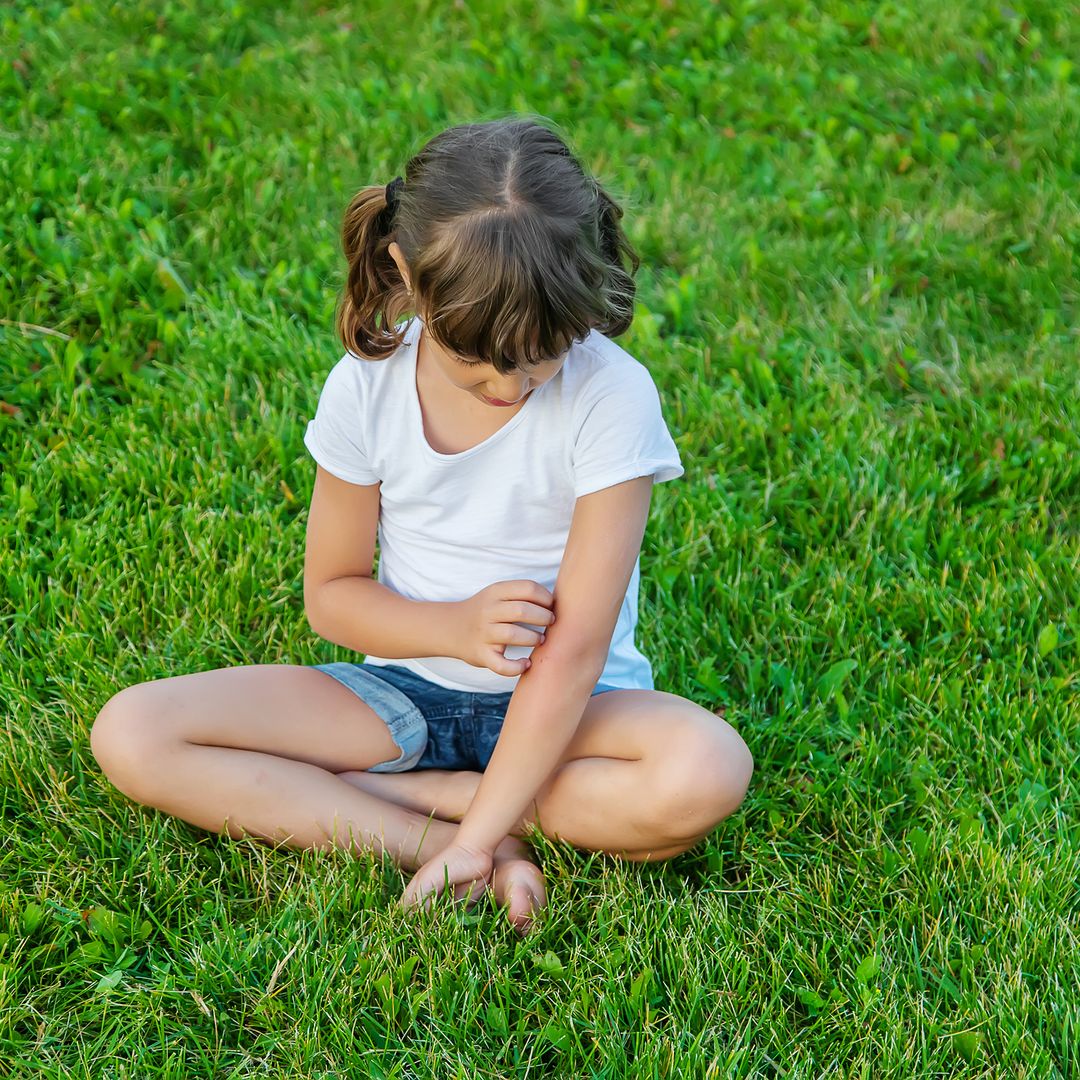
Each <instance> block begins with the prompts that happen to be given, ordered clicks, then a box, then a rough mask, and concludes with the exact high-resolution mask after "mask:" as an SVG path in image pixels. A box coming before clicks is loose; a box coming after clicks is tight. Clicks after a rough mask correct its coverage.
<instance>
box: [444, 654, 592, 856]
mask: <svg viewBox="0 0 1080 1080" xmlns="http://www.w3.org/2000/svg"><path fill="white" fill-rule="evenodd" d="M544 648H545V646H544V645H538V646H537V647H536V648H535V649H534V650H533V652H532V660H533V664H532V667H530V668H529V670H528V671H526V672H525V674H524V675H522V676H521V677H520V678H519V680H518V684H517V686H516V687H515V689H514V693H513V696H512V697H511V698H510V705H509V707H508V709H507V711H506V717H505V718H504V720H503V726H502V731H501V732H500V734H499V741H498V742H497V743H496V745H495V751H494V753H493V754H492V755H491V760H490V761H489V762H488V766H487V768H486V769H485V771H484V774H483V776H482V777H481V780H480V784H479V785H478V787H477V789H476V794H475V795H474V796H473V800H472V803H471V805H470V806H469V809H468V812H467V813H466V814H465V816H464V818H463V819H462V821H461V828H460V830H459V833H458V839H457V841H456V842H457V843H460V844H464V845H467V846H470V847H473V848H477V849H481V850H484V851H492V850H494V848H495V846H496V845H497V844H498V843H499V842H500V841H501V840H502V839H503V838H504V837H505V836H506V835H507V834H508V833H509V831H510V829H512V828H513V826H514V825H515V824H516V823H517V822H518V821H519V820H520V818H521V816H522V813H523V812H524V811H525V809H526V807H528V805H529V803H530V802H531V801H532V800H533V798H534V796H535V795H536V793H537V791H539V789H540V787H541V785H542V784H543V783H544V781H545V780H546V779H547V778H548V777H549V776H550V775H551V773H552V772H553V771H554V769H555V767H556V765H558V763H559V761H560V759H561V758H562V756H563V753H564V752H565V750H566V747H567V745H568V744H569V742H570V740H571V739H572V738H573V736H574V732H575V731H577V728H578V725H579V724H580V723H581V717H582V714H583V713H584V712H585V706H586V705H587V704H588V703H589V699H590V697H591V696H592V692H593V690H594V689H595V688H596V680H597V679H598V678H599V677H600V673H601V672H602V671H603V668H604V659H605V658H601V657H595V656H591V655H580V654H579V655H573V654H567V653H565V652H564V653H559V654H555V653H551V654H548V655H546V656H545V655H544Z"/></svg>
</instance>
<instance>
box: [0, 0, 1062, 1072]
mask: <svg viewBox="0 0 1080 1080" xmlns="http://www.w3.org/2000/svg"><path fill="white" fill-rule="evenodd" d="M1010 2H1011V5H1012V6H1009V5H1006V4H998V3H997V2H990V3H988V4H982V3H974V2H954V3H949V4H939V5H922V4H916V3H914V2H910V0H899V2H896V3H876V4H875V3H863V2H858V3H856V2H849V3H826V4H820V5H815V4H810V3H797V2H794V0H776V2H774V3H761V2H759V0H743V2H740V3H735V4H731V5H727V4H724V5H712V4H710V3H706V2H704V0H702V2H700V3H689V2H668V3H659V4H657V3H654V2H649V0H634V2H633V3H620V4H618V5H616V4H594V3H591V2H588V0H578V2H576V3H572V4H557V3H550V2H547V3H541V4H539V5H538V6H537V7H536V8H535V10H531V11H530V9H529V5H524V4H510V3H506V2H496V0H485V2H482V3H481V2H472V0H470V2H469V3H467V4H457V5H453V4H442V3H431V2H410V3H404V2H397V3H393V4H388V3H379V2H375V0H372V2H369V3H365V4H362V5H361V4H356V5H355V6H354V7H353V8H351V9H350V8H346V7H344V6H331V5H327V6H319V5H315V4H299V3H285V4H270V3H255V2H237V3H233V4H231V5H230V4H218V3H211V2H209V0H189V2H176V0H167V2H166V0H162V2H159V3H150V2H148V0H130V2H126V3H119V2H118V3H115V4H106V3H104V2H102V3H97V2H84V3H81V4H72V5H64V4H57V3H51V2H47V0H43V2H41V3H38V4H29V3H22V2H20V3H16V4H14V5H13V6H8V7H5V8H4V9H3V10H0V45H2V49H0V56H2V58H3V59H2V63H0V254H2V258H0V320H2V321H0V402H2V403H3V404H2V406H0V470H2V472H0V497H2V506H3V514H2V515H0V587H2V592H0V620H2V622H0V629H2V635H0V705H2V710H3V716H4V720H5V731H4V735H5V738H4V741H3V748H2V750H0V785H2V793H3V796H2V814H3V830H4V831H3V838H2V841H0V870H2V874H0V1075H4V1076H6V1075H20V1076H21V1075H33V1076H48V1077H92V1078H98V1077H117V1078H118V1077H131V1078H142V1077H154V1078H157V1077H172V1078H190V1077H254V1076H270V1077H338V1076H343V1075H352V1076H358V1077H360V1076H371V1077H401V1078H406V1077H409V1078H411V1077H433V1078H435V1077H437V1078H440V1080H442V1078H447V1077H451V1078H473V1077H509V1076H528V1077H569V1078H579V1077H605V1078H606V1077H621V1076H632V1077H685V1076H713V1077H728V1076H764V1077H811V1076H824V1075H828V1076H858V1077H867V1078H869V1077H873V1078H876V1077H884V1076H895V1077H913V1076H920V1077H921V1076H965V1077H967V1076H971V1077H991V1076H992V1077H1006V1078H1013V1077H1031V1078H1039V1080H1042V1078H1045V1077H1076V1076H1078V1075H1080V1007H1078V1005H1077V985H1078V983H1080V971H1078V967H1080V965H1078V962H1077V939H1078V936H1080V919H1078V910H1080V894H1078V890H1077V880H1078V879H1080V828H1078V824H1077V823H1078V820H1080V806H1078V802H1080V800H1078V794H1077V793H1078V788H1080V765H1078V760H1080V738H1078V714H1080V709H1078V696H1080V678H1078V674H1077V667H1078V665H1077V654H1078V651H1077V638H1078V636H1080V613H1078V611H1077V603H1076V602H1077V597H1078V596H1080V580H1078V579H1080V572H1078V571H1080V359H1078V354H1080V320H1078V314H1077V313H1078V304H1080V287H1078V274H1077V266H1076V252H1077V248H1078V244H1080V209H1078V202H1077V199H1078V191H1080V72H1078V65H1080V59H1078V58H1080V10H1078V9H1077V7H1076V5H1075V4H1067V3H1066V4H1055V3H1050V2H1049V0H1034V2H1032V3H1023V2H1021V0H1010ZM282 8H284V9H285V10H282ZM509 112H535V113H539V114H541V115H543V116H546V117H549V118H550V119H551V120H553V121H554V122H555V123H557V124H558V125H560V127H561V128H562V129H563V130H564V131H565V132H566V133H567V135H568V137H569V138H570V140H571V142H572V144H573V146H574V147H575V148H576V149H577V150H578V151H579V152H580V153H581V155H582V157H583V159H584V160H585V161H586V162H587V163H588V165H589V166H590V167H591V168H592V169H593V170H594V171H595V172H596V173H597V174H598V175H599V176H600V177H601V179H602V181H603V182H605V184H606V185H608V186H609V187H610V189H611V190H612V191H613V193H615V195H616V197H617V198H619V199H620V201H621V202H622V203H623V205H624V206H625V207H626V218H625V219H624V221H625V224H626V227H627V230H628V234H629V236H630V238H631V241H632V242H633V243H634V244H635V245H636V246H637V247H638V250H639V251H640V252H641V254H642V256H643V259H644V264H645V265H644V266H643V268H642V270H641V272H640V273H639V275H638V281H639V306H638V312H637V317H636V319H635V322H634V325H633V327H632V328H631V330H630V331H629V332H628V333H627V334H626V335H625V336H624V337H622V338H620V339H619V340H620V343H621V344H622V345H623V346H624V347H625V348H626V349H628V350H629V351H630V352H631V353H632V354H634V355H636V356H638V357H639V358H640V359H641V360H642V361H643V362H644V363H646V364H647V365H648V367H649V368H650V370H651V371H652V373H653V376H654V378H655V379H656V382H657V384H658V386H659V387H660V390H661V395H662V398H663V401H664V408H665V415H666V417H667V419H668V422H669V426H670V427H671V430H672V433H673V434H674V435H675V437H676V441H677V443H678V445H679V448H680V452H681V453H682V455H683V459H684V463H685V465H686V474H685V476H684V477H683V478H681V479H680V480H678V481H675V482H673V483H669V484H663V485H659V486H658V487H657V488H656V490H655V492H654V497H653V511H652V516H651V519H650V522H649V527H648V531H647V534H646V537H645V543H644V547H643V550H642V585H641V588H642V596H641V615H640V624H639V641H640V643H641V645H642V647H643V648H644V650H645V651H646V652H647V654H648V655H649V656H650V658H651V659H652V661H653V665H654V670H655V673H656V684H657V687H658V688H660V689H665V690H669V691H672V692H674V693H678V694H682V695H684V696H686V697H691V698H694V699H695V700H697V701H700V702H702V703H705V704H708V705H709V706H710V707H717V708H719V707H720V706H721V705H723V706H726V709H727V716H728V718H729V720H731V721H732V722H733V723H734V724H735V725H736V726H737V728H738V729H739V731H740V732H741V733H742V735H743V737H744V738H745V739H746V741H747V743H748V744H749V746H750V748H751V750H752V751H753V754H754V757H755V761H756V772H755V776H754V780H753V784H752V786H751V789H750V793H749V795H748V797H747V800H746V802H745V803H744V804H743V806H742V807H741V808H740V810H739V811H738V812H737V813H736V814H735V815H733V816H732V817H731V818H729V819H728V820H727V821H726V822H724V824H723V825H722V827H721V828H720V829H719V830H718V831H717V832H716V834H715V835H714V836H713V837H712V839H711V840H709V841H708V842H707V843H706V844H703V845H701V846H700V847H699V848H698V849H696V850H695V851H693V852H691V853H688V854H687V855H685V856H682V857H680V858H678V859H676V860H673V861H672V862H670V863H667V864H660V865H653V866H645V867H641V866H627V865H625V864H620V863H618V862H616V861H614V860H610V859H606V858H602V857H598V856H592V857H590V856H587V855H585V854H582V853H578V852H575V851H573V850H571V849H569V848H565V847H556V846H554V845H548V846H546V847H545V848H544V850H542V851H541V852H540V855H541V859H542V862H543V866H544V869H545V871H546V873H547V875H548V881H549V890H550V895H551V905H550V907H549V908H548V909H547V911H546V913H545V916H544V918H543V920H542V922H541V925H540V927H539V929H538V930H537V932H536V933H535V934H534V935H533V936H531V937H530V938H528V939H526V940H519V939H518V938H517V936H516V935H515V934H514V932H513V931H512V929H511V928H510V927H509V926H508V925H506V923H505V920H504V918H503V917H502V916H501V915H500V914H498V913H497V912H494V911H491V910H484V911H481V912H479V913H477V914H474V915H466V914H462V913H459V912H455V911H452V910H444V911H441V912H439V913H438V917H437V918H436V920H435V922H434V923H433V924H432V925H430V926H425V925H423V924H422V923H416V922H411V921H409V920H407V919H406V918H404V917H403V916H402V915H401V913H400V912H399V910H398V908H397V899H398V897H399V895H400V891H401V888H402V883H403V878H402V875H401V874H400V873H399V872H398V871H397V870H396V869H395V868H394V867H393V866H392V865H390V864H385V865H382V864H379V863H377V862H376V861H375V860H374V859H373V858H362V859H356V858H352V857H349V856H348V855H346V854H345V853H344V852H326V853H321V852H296V851H292V850H290V849H287V848H280V849H271V848H269V847H268V846H266V845H260V844H259V843H258V842H257V841H254V840H253V841H250V842H247V841H245V842H242V843H238V842H234V841H230V840H228V839H226V838H219V837H215V836H213V835H210V834H208V833H204V832H200V831H199V830H197V829H195V828H193V827H190V826H188V825H186V824H185V823H183V822H179V821H176V820H174V819H170V818H167V817H166V816H165V815H163V814H160V813H158V812H157V811H153V810H148V809H145V808H142V807H139V806H137V805H135V804H133V803H132V802H131V801H129V800H128V799H126V798H125V797H124V796H123V795H121V794H120V793H119V792H117V791H116V790H115V789H114V788H113V787H112V786H111V785H110V784H109V783H108V782H107V781H106V780H105V779H104V778H103V777H102V775H101V773H100V770H99V769H98V767H97V764H96V762H95V760H94V758H93V756H92V754H91V752H90V746H89V738H88V736H89V729H90V725H91V723H92V721H93V719H94V717H95V715H96V714H97V711H98V710H99V709H100V708H101V706H102V705H103V704H104V702H105V701H106V700H107V699H108V698H109V697H110V696H111V695H112V694H113V693H115V692H116V691H117V690H118V689H120V688H121V687H123V686H126V685H128V684H131V683H134V682H141V681H144V680H148V679H155V678H163V677H166V676H168V675H173V674H180V673H184V672H190V671H199V670H205V669H209V668H216V667H224V666H228V665H235V664H245V663H254V662H266V663H274V662H292V663H318V662H322V661H329V660H335V659H349V658H350V654H349V653H348V652H346V651H345V650H343V649H340V648H339V647H337V646H334V645H331V644H329V643H327V642H325V641H322V640H320V639H318V638H317V637H316V636H315V635H314V634H313V633H312V632H311V630H310V628H309V627H308V625H307V622H306V619H305V616H304V610H303V597H302V585H301V575H302V565H303V544H304V529H305V521H306V513H305V511H306V507H307V505H308V501H309V496H310V492H311V484H312V481H313V478H314V463H313V461H312V460H311V458H310V457H309V456H308V454H307V452H306V450H305V448H304V446H303V444H302V441H301V436H302V434H303V429H304V425H305V423H306V421H307V419H308V418H309V417H310V416H311V415H312V414H313V411H314V407H315V402H316V400H317V396H318V391H319V388H320V386H321V382H322V379H323V377H324V376H325V373H326V372H327V370H328V369H329V367H330V366H331V365H332V364H333V363H334V362H335V361H336V360H337V358H338V357H339V356H340V354H341V347H340V346H339V344H338V343H337V342H336V340H335V338H334V334H333V325H332V316H333V310H334V304H335V301H336V298H337V291H338V288H339V285H340V282H341V278H342V270H343V260H342V258H341V256H340V253H339V246H338V228H339V224H340V217H341V213H342V211H343V210H344V207H345V204H346V202H347V201H348V198H349V196H350V195H351V194H352V192H353V191H354V190H355V189H356V188H358V187H360V186H362V185H364V184H367V183H385V182H386V181H388V180H390V179H391V178H392V177H393V176H394V175H396V174H397V173H398V172H400V171H401V167H402V165H403V164H404V161H405V160H406V158H407V157H408V156H410V155H411V154H412V153H414V152H415V151H416V150H417V149H418V148H419V146H420V145H421V144H422V143H423V142H424V141H426V140H427V139H428V138H429V137H430V136H432V135H433V134H435V133H436V132H437V131H439V130H441V129H442V128H443V127H445V126H447V125H449V124H452V123H458V122H463V121H466V120H476V119H490V118H494V117H496V116H500V115H505V114H506V113H509ZM352 655H355V654H352ZM297 719H298V723H302V722H303V718H302V717H298V718H297Z"/></svg>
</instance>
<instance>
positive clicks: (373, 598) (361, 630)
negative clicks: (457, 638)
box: [305, 576, 457, 658]
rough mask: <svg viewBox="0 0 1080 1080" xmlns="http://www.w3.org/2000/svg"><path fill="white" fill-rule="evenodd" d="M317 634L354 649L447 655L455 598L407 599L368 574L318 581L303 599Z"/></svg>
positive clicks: (394, 654)
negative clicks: (367, 575) (441, 600)
mask: <svg viewBox="0 0 1080 1080" xmlns="http://www.w3.org/2000/svg"><path fill="white" fill-rule="evenodd" d="M305 608H306V610H307V617H308V622H309V623H310V624H311V629H312V630H314V631H315V633H316V634H318V635H319V637H322V638H326V640H327V641H332V642H333V643H334V644H335V645H343V646H344V647H345V648H346V649H352V650H353V651H354V652H360V653H365V654H366V653H370V654H372V655H373V656H385V657H388V658H395V657H410V656H452V655H453V653H452V652H451V644H450V643H451V642H452V641H453V636H454V630H453V627H454V626H455V625H456V616H455V610H454V609H456V608H457V604H456V603H452V602H449V601H445V602H440V601H435V600H432V601H428V600H410V599H409V598H408V597H405V596H402V595H401V594H400V593H397V592H394V590H393V589H391V588H389V587H387V586H386V585H383V584H382V583H381V582H379V581H375V580H374V578H370V577H362V576H347V577H339V578H333V579H331V580H330V581H324V582H323V583H322V584H321V585H319V587H318V589H316V590H314V591H313V595H312V596H311V598H310V599H309V600H308V601H307V602H306V604H305Z"/></svg>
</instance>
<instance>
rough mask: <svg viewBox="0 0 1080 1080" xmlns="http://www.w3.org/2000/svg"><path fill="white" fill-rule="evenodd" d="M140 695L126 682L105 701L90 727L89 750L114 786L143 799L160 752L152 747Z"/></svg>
mask: <svg viewBox="0 0 1080 1080" xmlns="http://www.w3.org/2000/svg"><path fill="white" fill-rule="evenodd" d="M140 697H141V695H140V694H139V690H138V687H137V686H129V687H126V688H125V689H123V690H121V691H119V692H118V693H116V694H114V695H113V696H112V697H111V698H109V700H108V701H107V702H105V704H104V705H103V706H102V708H101V711H100V712H99V713H98V714H97V717H96V718H95V719H94V723H93V725H92V727H91V728H90V750H91V752H92V753H93V755H94V758H95V760H96V761H97V763H98V765H99V766H100V767H101V771H102V772H103V773H104V774H105V776H106V777H107V778H108V779H109V781H110V783H112V785H113V786H114V787H116V788H118V789H119V790H120V791H122V792H123V793H124V794H125V795H128V796H129V797H131V798H133V799H138V800H139V801H142V802H145V801H147V797H148V794H149V792H148V781H149V778H150V775H151V773H152V771H153V770H152V766H153V762H154V761H155V760H160V757H161V755H160V752H158V753H155V752H154V750H153V748H152V745H151V744H152V742H153V739H152V731H153V729H152V726H151V723H150V720H151V719H152V718H151V717H150V716H149V715H148V710H147V708H145V707H144V704H141V703H140Z"/></svg>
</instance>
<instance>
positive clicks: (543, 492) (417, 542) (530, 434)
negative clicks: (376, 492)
mask: <svg viewBox="0 0 1080 1080" xmlns="http://www.w3.org/2000/svg"><path fill="white" fill-rule="evenodd" d="M401 325H404V326H405V328H406V337H405V341H404V343H403V344H402V345H401V347H400V348H399V349H398V350H397V351H396V352H394V353H393V354H391V355H390V356H388V357H386V358H385V359H384V360H365V359H362V358H360V357H357V356H355V355H354V354H353V353H351V352H346V353H345V355H344V356H343V357H342V358H341V359H340V360H339V361H338V362H337V364H335V365H334V367H333V368H331V370H330V372H329V374H328V375H327V377H326V381H325V383H324V385H323V388H322V392H321V395H320V397H319V403H318V407H317V409H316V412H315V416H314V418H313V419H312V420H311V422H310V423H309V424H308V425H307V430H306V432H305V434H304V445H305V446H306V447H307V448H308V450H309V451H310V453H311V455H312V457H313V458H314V459H315V460H316V461H317V462H318V463H319V464H320V465H322V467H323V468H324V469H326V470H327V472H330V473H333V474H334V475H335V476H337V477H339V478H340V479H342V480H347V481H349V482H350V483H353V484H375V483H379V482H381V484H382V487H381V489H380V510H379V526H378V541H379V568H378V576H377V580H378V581H380V582H381V583H382V584H384V585H386V586H388V587H389V588H391V589H393V590H394V591H395V592H397V593H400V594H401V595H402V596H406V597H408V598H409V599H412V600H426V601H447V600H465V599H468V598H469V597H470V596H473V595H475V594H476V593H477V592H479V591H480V590H481V589H483V588H485V587H486V586H488V585H491V584H493V583H494V582H496V581H508V580H514V579H524V578H527V579H530V580H532V581H538V582H539V583H540V584H541V585H543V586H544V587H545V588H547V589H549V590H552V591H554V587H555V579H556V577H557V576H558V572H559V564H560V562H561V561H562V556H563V551H564V549H565V547H566V539H567V536H568V535H569V531H570V518H571V515H572V514H573V510H574V500H575V499H577V498H578V497H579V496H581V495H587V494H588V493H589V492H592V491H597V490H599V489H600V488H604V487H609V486H610V485H612V484H618V483H621V482H622V481H624V480H630V479H632V478H634V477H636V476H647V475H649V474H651V475H652V476H653V479H654V482H659V481H663V480H673V479H675V478H676V477H679V476H681V475H682V474H683V472H684V470H683V467H682V463H681V461H680V459H679V452H678V450H677V449H676V446H675V443H674V441H673V440H672V438H671V435H670V433H669V432H668V429H667V425H666V424H665V422H664V417H663V414H662V412H661V406H660V395H659V394H658V392H657V389H656V384H655V383H654V382H653V379H652V376H651V374H650V373H649V370H648V369H647V368H646V367H645V366H644V365H643V364H642V363H640V362H639V361H638V360H636V359H634V357H632V356H631V355H630V354H629V353H627V352H626V351H625V350H624V349H622V348H621V347H620V346H619V345H617V344H616V343H615V342H614V341H612V340H611V339H610V338H608V337H606V336H605V335H604V334H601V333H600V332H599V331H597V330H593V331H591V332H590V333H589V334H588V336H587V337H586V338H585V339H584V341H581V342H576V343H575V344H574V345H572V346H571V348H570V351H569V353H568V355H567V357H566V359H565V360H564V361H563V365H562V367H561V368H560V369H559V371H558V373H557V374H556V375H555V376H553V377H552V378H550V379H548V381H547V382H545V383H543V384H541V385H540V386H538V387H537V388H536V389H535V390H533V391H532V392H531V394H530V395H529V396H528V397H527V398H526V400H525V403H524V405H522V406H521V408H520V409H519V410H518V411H517V412H516V413H514V415H513V416H511V417H510V419H509V420H508V421H507V422H506V424H504V425H503V426H502V427H501V428H499V430H498V431H496V432H495V433H494V434H493V435H491V436H489V437H488V438H487V439H485V440H484V441H483V442H481V443H479V444H478V445H476V446H473V447H471V448H470V449H468V450H463V451H462V452H461V453H459V454H441V453H439V452H438V451H436V450H434V449H432V447H431V445H430V444H429V443H428V441H427V438H426V436H425V435H424V429H423V419H422V416H421V412H420V402H419V397H418V395H417V390H416V358H417V342H418V339H419V336H420V330H421V326H422V321H421V319H420V317H419V316H418V315H417V316H413V317H412V318H411V319H408V320H406V321H405V322H404V323H402V324H399V326H401ZM640 561H641V560H640V556H639V557H638V559H637V560H636V561H635V563H634V571H633V574H632V576H631V579H630V583H629V586H628V588H627V591H626V595H625V597H624V598H623V602H622V607H621V609H620V611H619V618H618V623H617V625H616V627H615V631H614V633H613V635H612V640H611V647H610V649H609V651H608V657H607V662H606V664H605V666H604V670H603V673H602V674H601V676H600V682H603V683H606V684H607V685H608V686H613V687H619V688H623V687H625V688H629V689H644V690H651V689H653V677H652V667H651V665H650V663H649V661H648V659H647V658H646V657H645V656H644V655H643V654H642V653H641V652H640V651H639V650H638V648H637V647H636V645H635V643H634V629H635V627H636V625H637V609H638V583H639V580H640V573H641V567H640ZM521 625H529V626H530V629H542V628H541V627H538V626H532V625H531V624H525V623H522V624H521ZM532 650H533V646H524V645H507V646H506V647H505V650H504V652H505V655H506V657H507V658H508V659H510V660H516V659H518V658H519V657H522V656H528V655H529V654H530V653H531V652H532ZM366 662H367V663H369V664H374V665H386V664H394V665H397V666H400V667H404V668H408V669H409V670H411V671H414V672H416V673H417V674H418V675H421V676H423V677H424V678H425V679H428V680H430V681H431V682H434V683H438V684H439V685H441V686H445V687H450V688H452V689H456V690H467V691H473V692H482V693H489V694H492V693H506V692H508V691H512V690H513V689H514V687H515V686H516V685H517V682H518V679H519V678H520V676H517V675H514V676H509V675H499V674H496V673H495V672H494V671H491V670H490V669H488V668H484V667H477V666H475V665H473V664H469V663H466V662H465V661H464V660H459V659H456V658H455V657H450V656H417V657H411V658H401V657H396V658H387V657H381V656H372V655H368V656H367V657H366Z"/></svg>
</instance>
